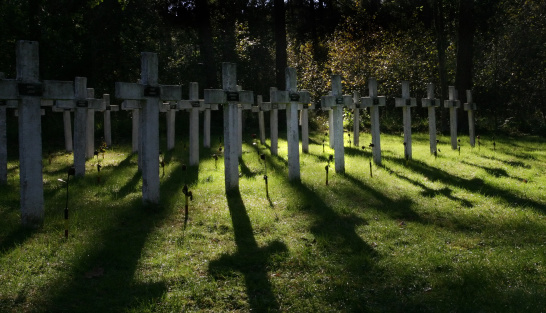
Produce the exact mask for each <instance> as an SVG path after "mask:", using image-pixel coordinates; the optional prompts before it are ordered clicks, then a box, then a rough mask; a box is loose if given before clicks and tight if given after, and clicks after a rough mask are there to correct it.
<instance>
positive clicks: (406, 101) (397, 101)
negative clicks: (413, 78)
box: [394, 98, 417, 108]
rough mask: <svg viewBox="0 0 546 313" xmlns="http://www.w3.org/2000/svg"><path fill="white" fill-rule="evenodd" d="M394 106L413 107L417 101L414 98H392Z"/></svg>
mask: <svg viewBox="0 0 546 313" xmlns="http://www.w3.org/2000/svg"><path fill="white" fill-rule="evenodd" d="M394 105H395V106H396V107H399V108H400V107H415V106H417V99H415V98H394Z"/></svg>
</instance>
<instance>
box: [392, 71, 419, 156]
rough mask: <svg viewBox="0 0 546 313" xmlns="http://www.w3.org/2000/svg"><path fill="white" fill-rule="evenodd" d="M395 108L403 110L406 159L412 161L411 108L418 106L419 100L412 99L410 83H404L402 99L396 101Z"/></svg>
mask: <svg viewBox="0 0 546 313" xmlns="http://www.w3.org/2000/svg"><path fill="white" fill-rule="evenodd" d="M395 106H396V107H399V108H400V107H401V108H402V116H403V121H404V157H405V158H406V160H411V158H412V149H411V108H412V107H415V106H417V100H416V99H415V98H410V92H409V82H408V81H403V82H402V98H396V99H395Z"/></svg>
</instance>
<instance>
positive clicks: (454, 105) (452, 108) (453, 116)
mask: <svg viewBox="0 0 546 313" xmlns="http://www.w3.org/2000/svg"><path fill="white" fill-rule="evenodd" d="M457 99H458V95H457V89H455V87H454V86H449V100H445V101H444V107H446V108H449V128H450V133H451V149H453V150H457V109H458V108H460V107H461V101H459V100H457Z"/></svg>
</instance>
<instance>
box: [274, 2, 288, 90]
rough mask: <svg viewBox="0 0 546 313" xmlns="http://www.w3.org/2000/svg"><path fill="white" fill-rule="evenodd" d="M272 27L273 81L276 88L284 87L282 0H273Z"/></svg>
mask: <svg viewBox="0 0 546 313" xmlns="http://www.w3.org/2000/svg"><path fill="white" fill-rule="evenodd" d="M274 4H275V8H274V17H273V19H274V24H275V25H274V27H275V82H276V85H277V88H279V89H280V90H283V89H285V87H286V86H285V78H284V71H285V69H286V67H287V62H288V61H287V55H286V48H287V44H286V15H285V9H284V0H275V2H274Z"/></svg>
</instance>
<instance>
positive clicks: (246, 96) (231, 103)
mask: <svg viewBox="0 0 546 313" xmlns="http://www.w3.org/2000/svg"><path fill="white" fill-rule="evenodd" d="M247 103H249V104H252V103H254V93H253V92H252V91H237V66H236V64H235V63H227V62H225V63H222V89H205V104H224V166H225V169H224V173H225V177H224V178H225V188H226V192H227V191H230V190H233V189H238V188H239V162H238V161H239V157H238V154H239V153H238V152H239V147H238V144H239V139H238V128H239V121H238V112H237V108H238V105H239V104H247Z"/></svg>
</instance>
